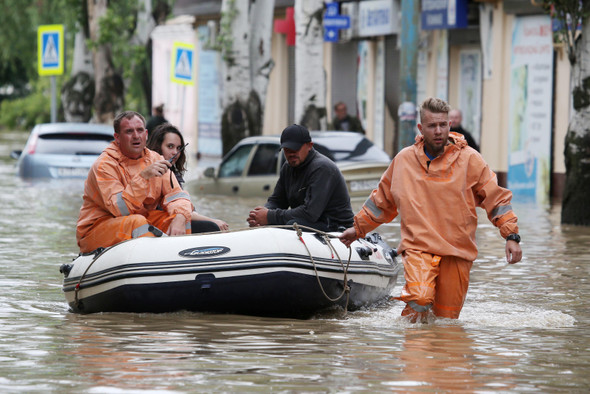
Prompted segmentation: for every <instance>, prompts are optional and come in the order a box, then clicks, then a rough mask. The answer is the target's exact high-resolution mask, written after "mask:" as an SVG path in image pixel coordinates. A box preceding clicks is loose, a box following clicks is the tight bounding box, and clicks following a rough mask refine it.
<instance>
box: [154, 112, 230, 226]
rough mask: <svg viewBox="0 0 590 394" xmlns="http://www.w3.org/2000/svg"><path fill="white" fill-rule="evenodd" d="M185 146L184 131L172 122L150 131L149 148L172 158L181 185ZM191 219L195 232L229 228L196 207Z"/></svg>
mask: <svg viewBox="0 0 590 394" xmlns="http://www.w3.org/2000/svg"><path fill="white" fill-rule="evenodd" d="M184 146H185V143H184V138H183V137H182V133H181V132H180V131H179V130H178V129H177V128H176V127H175V126H173V125H171V124H170V123H163V124H161V125H159V126H157V127H156V128H155V129H154V130H153V131H152V132H151V133H150V135H149V138H148V141H147V148H148V149H151V150H153V151H155V152H157V153H159V154H161V155H162V156H164V159H166V160H172V162H171V164H172V167H171V168H170V169H171V171H172V173H173V174H174V175H176V179H177V180H178V183H179V184H180V186H181V187H182V185H183V183H184V178H183V175H184V173H185V172H186V155H185V153H184ZM191 219H192V220H191V226H192V232H193V233H203V232H211V231H219V230H222V231H227V230H229V226H228V225H227V223H226V222H224V221H223V220H220V219H212V218H209V217H207V216H205V215H201V214H199V213H197V212H196V211H195V209H194V207H193V212H192V216H191Z"/></svg>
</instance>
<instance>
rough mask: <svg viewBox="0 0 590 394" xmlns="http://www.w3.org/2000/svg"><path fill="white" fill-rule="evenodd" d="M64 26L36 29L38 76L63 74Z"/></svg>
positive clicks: (45, 26)
mask: <svg viewBox="0 0 590 394" xmlns="http://www.w3.org/2000/svg"><path fill="white" fill-rule="evenodd" d="M64 49H65V47H64V26H63V25H42V26H39V28H38V29H37V60H38V61H37V66H38V67H37V68H38V70H39V75H41V76H45V75H61V74H63V73H64V61H65V56H64Z"/></svg>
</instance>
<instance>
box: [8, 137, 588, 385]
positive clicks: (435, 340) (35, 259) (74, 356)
mask: <svg viewBox="0 0 590 394" xmlns="http://www.w3.org/2000/svg"><path fill="white" fill-rule="evenodd" d="M25 138H26V136H23V135H21V134H14V133H5V132H3V133H0V202H1V206H2V209H3V213H2V215H1V216H0V289H1V292H0V391H1V392H8V393H15V392H27V393H33V392H44V393H45V392H92V393H103V392H111V393H118V392H122V391H125V392H143V391H159V392H219V391H222V392H239V391H258V392H268V391H272V392H352V391H370V392H375V391H378V392H379V391H401V392H408V391H413V392H415V391H424V392H444V391H462V392H495V391H500V392H515V393H516V392H542V393H546V392H587V391H588V390H589V389H590V374H589V373H588V371H590V308H589V307H588V302H587V299H588V296H589V295H590V281H589V278H590V228H585V227H574V226H562V225H560V206H559V205H554V206H535V205H531V204H518V203H515V204H514V207H515V211H516V213H517V214H518V216H519V225H520V232H521V236H522V239H523V242H522V248H523V252H524V259H523V261H522V262H521V263H519V264H516V265H508V264H507V263H506V261H505V257H504V240H503V239H502V238H501V237H500V235H499V232H498V230H497V229H496V228H494V227H493V226H492V225H491V224H490V223H489V221H487V219H486V217H485V212H484V211H482V210H480V211H479V215H480V226H479V229H478V235H477V241H478V245H479V256H478V258H477V260H476V261H475V263H474V266H473V270H472V273H471V283H470V290H469V293H468V296H467V300H466V302H465V307H464V309H463V312H462V314H461V317H460V319H459V320H456V321H451V320H445V319H439V320H436V321H435V322H433V323H432V324H416V325H413V324H409V323H407V322H405V321H404V320H402V319H401V318H400V313H401V310H402V308H403V305H402V304H400V303H399V302H389V303H388V304H386V305H382V306H379V307H376V308H372V309H369V310H362V311H358V312H353V313H348V314H347V315H346V316H345V317H342V316H340V315H327V316H318V317H316V318H313V319H309V320H294V319H272V318H258V317H248V316H237V315H212V314H199V313H187V312H179V313H169V314H130V313H102V314H92V315H78V314H73V313H71V312H69V311H68V307H67V304H66V302H65V298H64V295H63V293H62V291H61V284H62V279H63V278H62V275H61V274H60V273H59V266H60V265H61V264H63V263H65V262H70V261H71V260H72V259H73V258H74V257H75V256H76V255H77V253H78V247H77V245H76V240H75V222H76V219H77V216H78V210H79V208H80V205H81V195H82V190H83V182H82V181H79V180H77V181H66V182H63V181H59V182H55V181H54V182H40V183H35V184H32V183H30V182H26V181H23V180H21V179H19V178H17V177H16V176H15V175H14V163H15V162H14V160H12V159H10V158H9V153H10V151H11V150H13V149H22V146H23V144H24V141H25ZM188 190H189V191H191V187H190V186H189V187H188ZM191 195H192V197H193V202H194V203H195V205H196V206H197V209H198V210H199V211H200V212H202V213H203V214H205V215H208V216H213V217H218V218H221V219H224V220H225V221H227V222H228V223H229V225H230V228H231V229H233V230H236V229H239V228H243V227H245V226H246V222H245V218H246V216H247V214H248V211H249V210H250V209H251V208H252V207H254V206H255V205H259V204H261V203H263V201H261V200H258V199H242V200H236V199H232V198H221V197H205V196H199V195H196V194H191ZM360 204H361V202H355V204H354V206H353V208H354V209H355V211H356V210H358V208H359V207H360ZM377 231H378V232H379V233H381V235H382V236H383V238H384V239H385V240H386V241H387V242H389V243H390V244H391V245H394V246H395V245H397V242H398V241H399V223H398V222H397V221H395V222H394V223H392V224H389V225H387V226H382V227H380V228H379V229H378V230H377ZM402 283H403V275H402V276H401V277H400V278H399V279H398V285H397V286H396V288H395V290H394V295H397V294H398V293H399V291H400V289H401V285H402Z"/></svg>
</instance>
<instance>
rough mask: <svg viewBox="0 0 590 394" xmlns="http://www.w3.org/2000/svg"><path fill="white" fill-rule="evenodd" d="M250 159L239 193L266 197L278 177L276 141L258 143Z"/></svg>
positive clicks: (278, 151)
mask: <svg viewBox="0 0 590 394" xmlns="http://www.w3.org/2000/svg"><path fill="white" fill-rule="evenodd" d="M251 157H252V159H251V161H250V163H249V166H248V170H247V172H246V174H245V178H244V181H243V182H242V185H241V186H240V190H239V195H241V196H248V197H268V196H270V195H271V193H272V191H273V190H274V188H275V184H276V183H277V179H278V178H279V169H280V164H281V162H282V161H281V157H283V155H282V154H281V151H280V146H279V145H278V144H277V143H268V142H265V143H260V144H257V145H256V148H255V151H254V152H252V155H251Z"/></svg>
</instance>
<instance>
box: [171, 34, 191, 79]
mask: <svg viewBox="0 0 590 394" xmlns="http://www.w3.org/2000/svg"><path fill="white" fill-rule="evenodd" d="M194 55H195V46H194V45H192V44H187V43H182V42H174V45H173V47H172V66H171V73H170V79H171V80H172V82H176V83H180V84H183V85H192V84H193V83H194V57H195V56H194Z"/></svg>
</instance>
